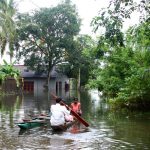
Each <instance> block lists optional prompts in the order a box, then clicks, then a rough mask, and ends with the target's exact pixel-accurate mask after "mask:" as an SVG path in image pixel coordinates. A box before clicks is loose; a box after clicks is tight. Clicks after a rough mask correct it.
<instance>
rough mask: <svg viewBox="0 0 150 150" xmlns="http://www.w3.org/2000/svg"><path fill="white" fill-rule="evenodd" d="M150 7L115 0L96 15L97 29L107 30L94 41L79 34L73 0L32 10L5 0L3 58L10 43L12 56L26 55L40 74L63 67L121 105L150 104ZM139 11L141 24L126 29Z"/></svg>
mask: <svg viewBox="0 0 150 150" xmlns="http://www.w3.org/2000/svg"><path fill="white" fill-rule="evenodd" d="M149 7H150V6H149V3H148V1H146V0H141V1H139V3H136V2H135V1H134V0H121V1H118V0H110V4H109V6H108V7H107V8H106V9H101V10H100V13H99V15H98V16H96V17H94V16H93V17H94V18H93V20H92V22H91V25H92V26H93V29H94V31H95V32H97V30H99V29H100V30H101V29H102V28H103V30H102V31H104V32H103V33H102V32H101V33H102V34H101V35H99V37H98V40H94V39H92V37H90V36H89V35H80V34H79V31H80V25H81V19H80V18H79V16H78V13H77V10H76V7H75V5H73V4H72V3H71V1H70V0H65V1H64V2H62V3H60V4H58V5H57V6H55V7H52V8H41V9H39V10H36V11H33V13H32V14H20V13H19V12H17V11H16V9H15V5H14V2H13V0H10V1H9V3H8V2H7V0H2V1H0V27H1V29H2V30H0V48H1V49H0V52H1V56H2V55H3V53H4V51H5V49H6V45H7V44H8V45H9V55H10V60H11V58H12V57H14V58H16V60H19V59H22V58H23V59H25V61H24V63H25V65H28V66H29V67H30V68H32V69H34V70H36V71H37V73H41V72H43V71H44V72H46V73H47V75H48V82H49V78H50V72H51V71H52V69H53V67H55V66H57V69H58V71H60V72H63V73H65V74H67V75H68V77H70V78H76V79H81V86H84V87H86V88H96V89H98V90H99V91H101V92H102V93H103V95H105V96H106V97H107V98H108V99H109V102H111V103H113V104H114V105H115V106H119V107H120V106H121V107H128V108H138V109H139V108H142V109H143V108H149V107H150V104H149V96H150V94H149V93H150V92H149V91H150V68H149V64H150V59H149V58H150V36H149V35H150V18H149V14H150V8H149ZM133 12H138V13H139V14H140V19H139V23H138V24H136V25H135V26H133V27H130V28H129V29H128V30H127V31H123V25H124V22H125V21H126V19H129V18H130V17H131V15H132V13H133ZM16 31H17V32H16ZM14 54H16V55H14ZM7 65H8V64H7ZM79 81H80V80H79ZM78 83H79V84H78V85H79V86H80V82H78Z"/></svg>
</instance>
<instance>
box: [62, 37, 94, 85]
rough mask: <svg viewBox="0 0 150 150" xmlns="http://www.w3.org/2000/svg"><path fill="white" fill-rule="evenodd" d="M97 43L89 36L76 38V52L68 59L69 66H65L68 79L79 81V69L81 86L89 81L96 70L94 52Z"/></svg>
mask: <svg viewBox="0 0 150 150" xmlns="http://www.w3.org/2000/svg"><path fill="white" fill-rule="evenodd" d="M95 48H96V42H95V41H94V40H93V39H92V37H90V36H89V35H80V36H78V37H77V38H76V51H73V52H72V53H71V54H70V55H69V56H68V57H67V59H66V60H67V62H68V64H67V65H65V68H64V69H65V74H67V75H68V77H71V78H76V79H78V75H79V69H80V78H81V85H82V86H84V85H85V84H86V83H87V82H88V79H89V76H90V72H91V70H92V69H93V68H94V66H95V63H94V58H95V55H94V50H95Z"/></svg>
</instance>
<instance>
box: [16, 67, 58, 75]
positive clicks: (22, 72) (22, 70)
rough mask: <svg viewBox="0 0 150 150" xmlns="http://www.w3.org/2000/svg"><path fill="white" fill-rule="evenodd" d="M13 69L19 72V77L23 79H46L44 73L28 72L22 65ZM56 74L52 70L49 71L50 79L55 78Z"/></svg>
mask: <svg viewBox="0 0 150 150" xmlns="http://www.w3.org/2000/svg"><path fill="white" fill-rule="evenodd" d="M14 67H15V68H17V69H18V70H20V72H21V76H22V77H23V78H47V74H46V73H44V72H43V73H36V72H35V71H32V70H29V69H28V67H27V66H24V65H15V66H14ZM57 76H58V73H57V72H56V71H55V70H54V69H53V70H52V71H51V78H56V77H57Z"/></svg>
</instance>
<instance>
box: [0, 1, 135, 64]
mask: <svg viewBox="0 0 150 150" xmlns="http://www.w3.org/2000/svg"><path fill="white" fill-rule="evenodd" d="M14 1H15V2H16V4H17V9H18V11H19V12H21V13H24V12H30V11H33V10H35V9H39V8H41V7H53V6H56V5H57V4H58V3H60V2H61V0H14ZM109 1H110V0H72V2H73V4H75V5H76V7H77V11H78V13H79V17H80V18H81V19H82V26H81V31H80V34H88V35H91V36H92V37H96V35H98V33H97V34H96V33H93V32H92V30H93V28H92V27H91V26H90V23H91V21H92V18H94V17H95V16H98V12H99V10H100V9H101V8H106V7H107V6H108V4H109ZM134 22H136V21H135V17H134V19H132V20H130V21H128V22H127V23H126V24H125V29H127V28H128V27H129V25H133V24H134ZM3 59H5V60H7V61H8V62H9V56H7V55H6V54H5V55H4V57H3ZM1 61H2V60H1ZM0 63H2V62H0Z"/></svg>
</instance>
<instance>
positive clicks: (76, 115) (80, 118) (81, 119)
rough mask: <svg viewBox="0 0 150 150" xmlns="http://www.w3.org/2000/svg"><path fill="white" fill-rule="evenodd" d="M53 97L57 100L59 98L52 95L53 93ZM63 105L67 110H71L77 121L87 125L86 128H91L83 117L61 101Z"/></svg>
mask: <svg viewBox="0 0 150 150" xmlns="http://www.w3.org/2000/svg"><path fill="white" fill-rule="evenodd" d="M51 95H52V96H53V97H54V98H55V99H56V98H57V96H56V95H54V94H52V93H51ZM61 103H62V104H63V105H64V106H66V108H68V109H70V111H71V114H72V115H73V116H74V117H76V119H77V120H78V121H80V122H81V123H82V124H83V125H85V126H86V127H88V126H89V124H88V123H87V122H86V121H85V120H84V119H83V118H82V117H81V116H79V115H78V114H77V113H76V112H74V111H73V110H72V109H71V108H70V107H69V106H68V105H66V104H65V103H64V102H63V101H61Z"/></svg>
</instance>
